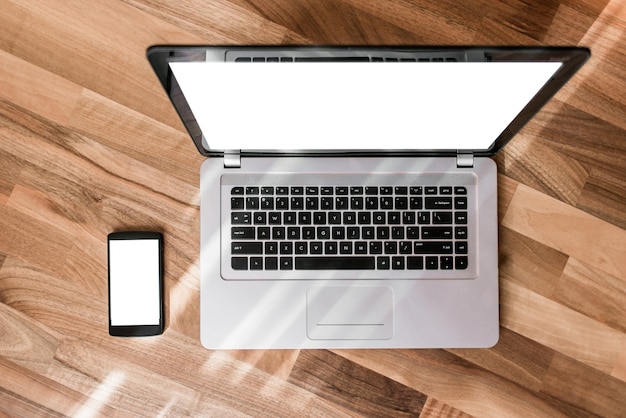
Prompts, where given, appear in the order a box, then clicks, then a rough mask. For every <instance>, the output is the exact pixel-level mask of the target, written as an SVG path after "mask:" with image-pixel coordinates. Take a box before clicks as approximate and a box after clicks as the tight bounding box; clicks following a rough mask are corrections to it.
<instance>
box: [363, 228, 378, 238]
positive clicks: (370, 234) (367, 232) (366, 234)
mask: <svg viewBox="0 0 626 418" xmlns="http://www.w3.org/2000/svg"><path fill="white" fill-rule="evenodd" d="M374 231H375V230H374V227H373V226H364V227H363V229H361V236H362V237H363V239H374Z"/></svg>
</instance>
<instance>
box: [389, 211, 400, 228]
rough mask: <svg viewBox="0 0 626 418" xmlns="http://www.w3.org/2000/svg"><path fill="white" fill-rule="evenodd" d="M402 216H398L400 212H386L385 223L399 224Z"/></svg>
mask: <svg viewBox="0 0 626 418" xmlns="http://www.w3.org/2000/svg"><path fill="white" fill-rule="evenodd" d="M401 220H402V218H401V217H400V212H388V213H387V223H388V224H391V225H400V222H401Z"/></svg>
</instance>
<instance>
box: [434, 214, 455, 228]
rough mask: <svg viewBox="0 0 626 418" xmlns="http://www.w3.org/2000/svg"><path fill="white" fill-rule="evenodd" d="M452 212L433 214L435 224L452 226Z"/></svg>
mask: <svg viewBox="0 0 626 418" xmlns="http://www.w3.org/2000/svg"><path fill="white" fill-rule="evenodd" d="M451 223H452V212H433V224H435V225H438V224H439V225H441V224H444V225H445V224H451Z"/></svg>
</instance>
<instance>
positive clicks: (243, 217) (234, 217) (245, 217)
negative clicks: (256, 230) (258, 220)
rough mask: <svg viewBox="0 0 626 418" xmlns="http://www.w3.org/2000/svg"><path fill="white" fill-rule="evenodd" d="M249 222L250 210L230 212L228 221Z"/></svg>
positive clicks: (240, 223)
mask: <svg viewBox="0 0 626 418" xmlns="http://www.w3.org/2000/svg"><path fill="white" fill-rule="evenodd" d="M251 222H252V213H251V212H232V213H231V214H230V223H231V224H233V225H249V224H250V223H251Z"/></svg>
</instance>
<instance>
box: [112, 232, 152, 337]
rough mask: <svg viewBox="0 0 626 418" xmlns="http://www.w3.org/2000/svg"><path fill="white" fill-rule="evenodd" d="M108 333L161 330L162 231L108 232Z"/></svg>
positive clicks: (140, 333)
mask: <svg viewBox="0 0 626 418" xmlns="http://www.w3.org/2000/svg"><path fill="white" fill-rule="evenodd" d="M107 252H108V271H109V334H110V335H112V336H116V337H139V336H148V335H159V334H162V333H163V325H164V320H163V317H164V315H163V235H162V234H160V233H158V232H147V231H127V232H112V233H110V234H109V235H108V237H107Z"/></svg>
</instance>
